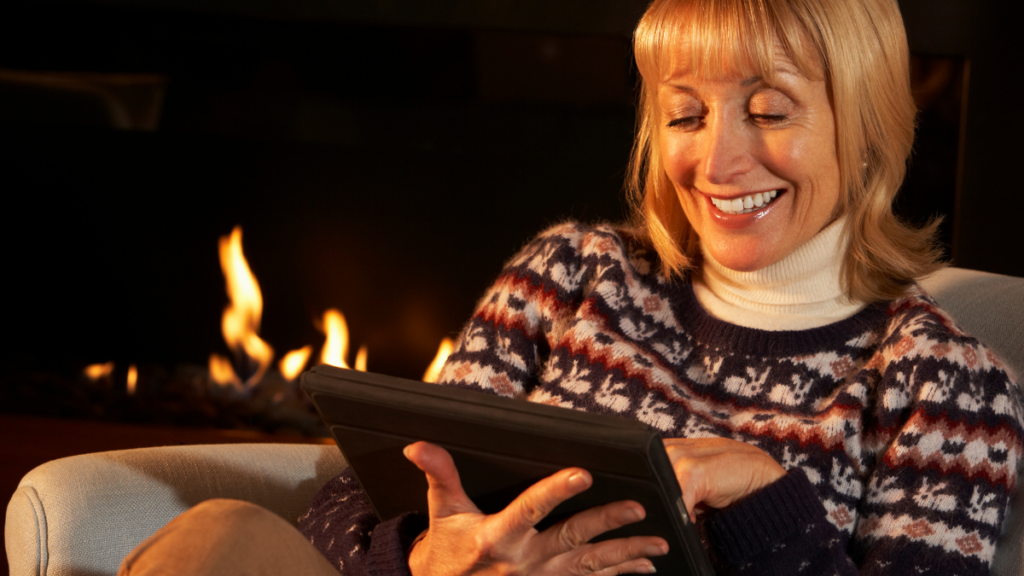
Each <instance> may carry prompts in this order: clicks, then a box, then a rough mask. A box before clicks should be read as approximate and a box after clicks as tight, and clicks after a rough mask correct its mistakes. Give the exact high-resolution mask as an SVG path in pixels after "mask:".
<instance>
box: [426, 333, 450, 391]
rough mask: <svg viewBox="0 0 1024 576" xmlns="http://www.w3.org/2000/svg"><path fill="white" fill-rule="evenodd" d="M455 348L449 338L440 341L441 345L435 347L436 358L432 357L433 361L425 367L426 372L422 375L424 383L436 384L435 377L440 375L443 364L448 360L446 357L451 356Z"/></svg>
mask: <svg viewBox="0 0 1024 576" xmlns="http://www.w3.org/2000/svg"><path fill="white" fill-rule="evenodd" d="M454 348H455V344H454V343H453V342H452V340H451V338H444V339H442V340H441V345H440V346H438V347H437V356H434V361H433V362H431V363H430V366H428V367H427V371H426V372H424V373H423V381H424V382H430V383H433V382H437V377H438V376H440V374H441V368H442V367H444V363H445V361H446V360H448V357H449V356H451V354H452V349H454Z"/></svg>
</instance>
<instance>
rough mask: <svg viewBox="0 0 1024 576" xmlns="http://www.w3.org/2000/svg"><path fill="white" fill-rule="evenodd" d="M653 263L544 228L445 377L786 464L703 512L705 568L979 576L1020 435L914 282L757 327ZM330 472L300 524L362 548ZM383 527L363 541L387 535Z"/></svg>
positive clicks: (490, 297)
mask: <svg viewBox="0 0 1024 576" xmlns="http://www.w3.org/2000/svg"><path fill="white" fill-rule="evenodd" d="M658 269H659V266H658V261H657V256H656V254H655V253H654V252H653V251H652V250H650V249H649V248H648V247H646V246H645V245H644V244H643V243H642V242H641V241H639V240H638V239H637V238H636V237H634V236H633V235H632V234H631V233H630V232H629V231H627V230H622V229H616V228H613V227H610V226H596V227H586V226H582V225H578V224H565V225H562V226H558V227H555V228H552V229H550V230H548V231H547V232H545V233H544V234H542V235H541V236H539V237H538V238H537V239H535V240H534V241H533V242H531V243H530V244H529V245H527V246H526V247H525V248H524V249H523V250H522V251H521V252H520V253H519V254H518V255H517V256H516V257H515V258H513V259H512V260H511V261H510V262H509V263H508V265H507V266H506V267H505V269H504V271H503V272H502V273H501V275H500V276H499V278H498V280H497V282H496V283H495V284H494V286H493V287H492V288H491V289H490V290H489V291H488V292H487V293H486V295H485V296H484V298H483V299H482V300H481V301H480V304H479V305H478V308H477V311H476V313H475V314H474V316H473V318H472V319H471V320H470V322H469V324H468V325H467V326H466V328H465V329H464V331H463V332H462V334H461V336H460V337H459V339H458V341H457V343H456V349H455V351H454V352H453V354H452V356H451V357H450V358H449V360H448V362H447V364H446V365H445V368H444V370H443V371H442V373H441V376H440V382H441V383H443V384H446V385H452V386H460V387H465V388H471V389H476V390H484V391H488V392H493V393H497V394H501V395H504V396H510V397H516V398H523V399H528V400H531V401H534V402H543V403H546V404H552V405H558V406H564V407H569V408H574V409H579V410H586V411H591V412H602V413H610V414H617V415H625V416H629V417H633V418H636V419H638V420H641V421H643V422H646V423H648V424H650V425H652V426H654V427H655V428H657V429H658V430H660V431H661V433H662V434H663V435H664V437H666V438H670V437H687V438H699V437H723V438H732V439H735V440H739V441H743V442H747V443H749V444H752V445H755V446H758V447H759V448H761V449H762V450H764V451H765V452H767V453H768V454H770V455H771V456H772V457H774V458H775V459H776V460H777V461H778V462H779V463H780V464H781V465H782V466H783V467H784V468H785V469H786V470H788V471H790V473H789V474H787V475H786V476H785V477H784V478H783V479H782V480H780V481H778V482H776V483H775V484H773V485H771V486H769V487H766V488H765V489H763V490H761V491H759V492H757V493H755V494H753V495H751V496H749V497H747V498H746V499H744V500H743V501H741V502H739V503H737V504H735V505H733V506H732V507H730V508H728V509H726V510H723V511H719V512H717V513H714V514H711V515H709V517H708V518H707V520H706V521H705V522H704V523H703V531H704V533H705V535H706V536H707V539H708V541H709V545H710V548H711V550H710V551H711V555H712V557H713V559H714V560H715V561H716V563H717V564H718V565H717V569H718V570H719V571H720V573H737V574H780V573H790V574H801V573H802V574H854V573H858V571H859V573H862V574H901V576H902V575H903V574H911V573H914V574H916V573H929V574H987V573H988V566H989V563H990V562H991V559H992V556H993V553H994V547H995V541H996V538H997V537H998V535H999V531H1000V527H1001V525H1002V521H1003V517H1004V515H1005V512H1006V507H1007V503H1008V495H1009V492H1010V489H1011V488H1012V487H1013V485H1014V484H1015V482H1016V469H1017V463H1018V460H1019V458H1020V454H1021V438H1022V427H1021V422H1022V417H1021V414H1022V412H1021V397H1020V392H1019V391H1018V389H1017V387H1016V385H1015V383H1014V382H1013V381H1012V380H1011V379H1010V377H1009V376H1008V375H1007V373H1006V371H1005V370H1004V369H1003V367H1002V364H1001V363H1000V361H999V359H998V358H996V356H995V355H994V354H992V353H991V352H990V351H989V350H988V349H987V348H985V347H984V346H982V345H981V344H980V343H978V342H977V341H976V340H975V339H973V338H971V337H970V336H968V335H966V334H964V333H963V332H962V331H960V330H959V329H958V328H957V327H956V326H955V325H954V324H953V322H952V321H951V320H950V319H949V318H948V317H947V316H946V315H945V314H944V313H943V312H942V311H941V310H939V309H938V308H937V307H936V306H935V303H934V302H933V301H932V300H931V299H930V298H929V297H928V296H927V295H926V294H924V293H922V292H920V291H919V290H917V291H915V292H913V293H912V294H910V295H908V296H906V297H904V298H901V299H900V300H898V301H895V302H891V303H881V304H874V305H870V306H868V307H866V308H864V309H863V310H861V311H860V312H858V313H856V314H855V315H853V316H852V317H850V318H847V319H845V320H842V321H839V322H836V323H833V324H829V325H827V326H822V327H819V328H814V329H809V330H801V331H777V332H769V331H765V330H758V329H753V328H744V327H741V326H737V325H735V324H728V323H726V322H723V321H721V320H718V319H716V318H714V317H712V316H710V315H709V314H707V313H706V312H705V311H704V310H703V309H702V308H701V306H700V305H699V304H698V303H697V301H696V298H695V296H694V293H693V290H692V286H691V285H690V284H689V282H688V281H686V280H685V279H684V280H677V281H668V280H665V279H664V278H662V277H661V276H660V275H659V274H658ZM344 480H345V479H344V478H341V479H338V480H336V481H333V482H332V483H330V484H328V486H325V488H324V490H323V491H322V492H321V493H322V494H324V493H325V491H327V492H332V491H333V492H332V494H331V495H330V497H325V498H322V499H321V498H318V501H317V502H314V505H313V509H312V510H311V512H310V515H309V517H308V519H307V520H308V521H305V522H306V523H304V524H302V523H300V527H301V528H302V529H303V531H304V532H306V533H307V535H310V534H314V533H317V531H319V533H320V535H321V536H315V535H314V536H313V539H314V544H316V543H317V542H316V539H317V538H318V537H324V538H327V537H329V536H330V535H331V534H334V535H335V536H336V537H337V536H340V535H344V537H345V538H347V539H346V540H345V543H344V545H342V546H341V547H340V549H338V545H337V544H336V545H335V546H334V547H329V550H328V552H327V553H328V557H329V558H331V559H333V558H339V559H340V558H343V557H346V556H347V557H350V558H355V557H357V556H359V554H358V553H357V552H358V550H356V551H353V548H352V546H353V545H359V546H361V548H360V550H366V549H367V548H366V544H367V543H368V542H369V540H367V539H369V538H371V536H369V535H368V532H369V530H370V529H372V526H373V525H374V524H375V522H376V519H375V517H373V513H372V510H370V509H369V506H368V504H363V506H364V508H360V509H356V508H351V509H347V510H346V511H344V512H343V513H341V514H339V515H338V516H336V518H337V520H332V521H331V527H325V526H324V522H323V521H321V520H320V518H324V517H326V516H325V515H324V513H325V511H326V510H329V509H331V507H334V506H335V505H336V504H337V501H338V499H340V498H357V499H359V498H362V495H361V492H360V491H359V490H358V487H357V486H355V483H354V482H352V481H351V480H350V479H349V480H348V481H347V483H343V481H344ZM364 502H365V500H364ZM335 522H337V524H335ZM384 528H385V527H384V526H383V525H381V526H378V527H377V528H376V529H375V530H374V532H373V536H372V539H373V540H376V539H377V538H385V537H387V538H393V537H394V536H385V534H384V532H385V530H384ZM387 530H389V531H391V533H392V534H401V533H402V529H401V528H400V527H395V526H391V527H389V528H388V529H387ZM406 531H407V533H406V534H405V535H404V536H403V537H404V538H408V537H409V533H412V532H414V530H408V529H406ZM356 535H358V537H357V536H356ZM360 538H361V539H360ZM321 550H323V548H321ZM403 554H404V553H403ZM402 561H404V555H401V556H400V555H396V556H395V558H394V562H395V563H401V562H402ZM345 562H346V566H345V570H344V573H345V574H349V573H352V574H357V573H366V572H363V571H360V570H356V569H353V571H349V570H348V565H349V564H348V563H349V560H345ZM353 567H354V566H353Z"/></svg>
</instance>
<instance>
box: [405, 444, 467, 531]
mask: <svg viewBox="0 0 1024 576" xmlns="http://www.w3.org/2000/svg"><path fill="white" fill-rule="evenodd" d="M402 453H403V454H405V457H406V458H408V459H409V461H410V462H412V463H413V464H415V465H416V467H417V468H419V469H420V470H422V471H423V473H424V474H426V476H427V487H428V488H427V504H428V506H429V507H430V517H431V518H444V517H447V516H452V515H454V514H461V513H465V512H474V513H479V512H480V509H479V508H477V507H476V504H473V501H472V500H470V498H469V496H467V495H466V492H465V490H463V489H462V481H461V480H460V479H459V471H458V469H456V468H455V461H454V460H452V456H451V454H449V453H448V451H447V450H445V449H444V448H441V447H440V446H437V445H434V444H430V443H429V442H416V443H415V444H410V445H408V446H406V447H405V450H403V451H402Z"/></svg>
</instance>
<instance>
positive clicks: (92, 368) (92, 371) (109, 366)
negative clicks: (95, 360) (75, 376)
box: [84, 362, 114, 382]
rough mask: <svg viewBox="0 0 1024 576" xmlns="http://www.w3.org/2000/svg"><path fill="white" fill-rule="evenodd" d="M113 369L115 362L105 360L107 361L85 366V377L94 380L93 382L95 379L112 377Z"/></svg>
mask: <svg viewBox="0 0 1024 576" xmlns="http://www.w3.org/2000/svg"><path fill="white" fill-rule="evenodd" d="M113 371H114V363H113V362H105V363H102V364H90V365H88V366H86V367H85V371H84V372H85V377H86V378H88V379H89V380H92V381H93V382H95V381H97V380H99V379H100V378H108V377H110V374H111V373H112V372H113Z"/></svg>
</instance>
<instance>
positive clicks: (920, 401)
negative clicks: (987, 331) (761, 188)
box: [704, 304, 1024, 576]
mask: <svg viewBox="0 0 1024 576" xmlns="http://www.w3.org/2000/svg"><path fill="white" fill-rule="evenodd" d="M921 308H924V311H923V313H922V311H921V310H918V311H917V313H912V314H905V315H904V316H905V318H904V319H903V320H902V321H901V322H898V323H897V324H898V325H897V326H896V327H895V328H894V329H893V330H892V331H891V332H890V333H888V334H886V335H885V339H884V342H883V343H882V345H881V346H880V347H879V349H878V351H877V353H876V354H875V355H874V356H873V357H872V358H871V359H870V360H868V361H867V365H866V366H865V370H864V371H863V374H865V375H866V377H865V379H864V384H865V386H864V388H863V390H864V393H865V397H866V398H867V399H868V406H869V409H868V414H867V415H866V418H865V428H867V429H866V430H864V431H863V432H862V434H863V436H864V439H865V448H866V449H867V451H870V452H872V454H868V455H867V456H868V458H866V459H865V460H866V461H867V462H869V463H870V464H871V465H870V467H868V468H865V469H864V470H862V471H859V472H858V471H856V470H853V469H842V468H843V467H842V466H840V467H839V468H834V469H833V470H832V474H831V476H832V478H830V480H829V482H830V483H832V484H836V483H838V484H840V485H841V484H844V480H843V478H844V477H847V478H852V475H855V474H858V473H860V474H863V477H864V478H865V479H866V482H865V485H866V488H865V489H864V490H863V492H862V493H861V492H860V491H859V490H857V492H858V493H857V494H851V496H853V497H855V498H856V499H857V504H856V509H855V510H851V509H847V508H845V507H839V508H835V509H833V510H826V509H825V507H824V506H823V505H822V503H821V501H820V500H819V499H818V497H816V495H815V487H814V486H813V485H812V484H811V483H810V481H808V479H807V476H806V475H805V474H804V473H803V472H802V471H801V470H800V469H799V468H797V469H794V470H791V471H789V472H788V473H787V475H786V476H785V477H783V478H782V479H781V480H779V481H778V482H776V483H775V484H772V485H771V486H768V487H766V488H765V489H763V490H761V491H759V492H757V493H756V494H754V495H752V496H750V497H749V498H747V499H745V500H743V501H741V502H739V503H737V504H736V505H734V506H732V507H730V508H728V509H726V510H723V511H721V512H719V513H717V514H714V515H713V516H711V517H710V518H709V519H708V520H707V521H706V522H705V527H704V529H705V534H706V536H707V538H708V540H709V541H710V543H711V545H712V549H713V555H714V556H715V557H716V558H715V560H716V563H717V564H719V565H720V567H721V568H722V570H721V573H729V574H744V575H751V574H766V575H767V574H781V573H786V574H815V575H817V574H858V573H859V574H871V575H879V576H881V575H899V576H904V575H906V574H958V575H968V574H978V575H980V574H988V573H989V570H990V566H991V562H992V558H993V555H994V553H995V544H996V541H997V539H998V537H999V534H1000V529H1001V527H1002V525H1003V521H1004V518H1005V514H1006V511H1007V507H1008V505H1009V498H1010V493H1011V491H1012V489H1013V487H1014V485H1015V484H1016V481H1017V476H1016V471H1017V468H1018V463H1019V462H1020V458H1021V446H1022V436H1024V429H1022V416H1021V397H1020V391H1019V389H1018V388H1017V385H1016V383H1015V382H1014V381H1013V379H1012V378H1011V377H1010V376H1009V375H1008V374H1007V372H1006V370H1005V369H1004V368H1003V366H1002V365H1001V364H1000V362H999V360H998V358H996V357H995V356H994V355H993V354H992V353H991V352H990V351H989V350H988V349H987V348H985V347H984V346H983V345H981V344H979V343H978V342H977V341H976V340H974V339H973V338H970V337H969V336H967V335H964V334H963V333H962V332H960V331H959V330H957V329H956V327H955V326H953V325H952V324H951V323H950V322H949V321H948V319H947V318H945V317H944V315H943V314H942V313H941V311H938V310H935V309H933V308H930V306H929V305H927V304H925V305H924V306H921ZM869 390H870V392H869ZM845 484H846V485H847V486H851V487H852V486H856V485H858V484H857V483H854V482H845ZM840 527H844V528H847V529H848V530H850V532H844V531H841V530H840ZM851 532H852V533H851Z"/></svg>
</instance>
